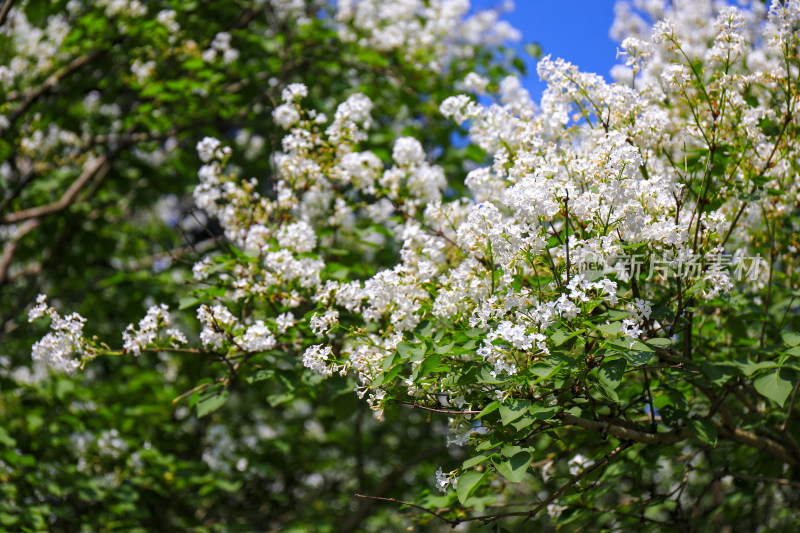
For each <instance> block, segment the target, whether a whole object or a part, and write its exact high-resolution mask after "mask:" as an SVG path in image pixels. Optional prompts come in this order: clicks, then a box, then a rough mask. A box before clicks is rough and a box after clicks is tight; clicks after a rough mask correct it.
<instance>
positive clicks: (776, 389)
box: [753, 368, 797, 407]
mask: <svg viewBox="0 0 800 533" xmlns="http://www.w3.org/2000/svg"><path fill="white" fill-rule="evenodd" d="M796 381H797V373H796V372H795V371H794V370H789V369H788V368H780V369H776V370H775V371H773V372H770V373H769V374H765V375H763V376H761V377H759V378H756V379H755V381H753V385H754V386H755V388H756V390H757V391H758V393H759V394H761V395H762V396H765V397H767V398H769V399H770V400H772V401H773V402H775V403H777V404H778V405H779V406H781V407H783V404H784V403H786V398H788V397H789V394H791V392H792V388H794V384H795V383H796Z"/></svg>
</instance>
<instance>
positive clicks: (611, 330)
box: [597, 322, 622, 335]
mask: <svg viewBox="0 0 800 533" xmlns="http://www.w3.org/2000/svg"><path fill="white" fill-rule="evenodd" d="M620 327H622V322H612V323H610V324H600V325H599V326H597V329H598V330H599V331H602V332H603V333H605V334H606V335H616V334H617V333H619V330H620Z"/></svg>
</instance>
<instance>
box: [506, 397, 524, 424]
mask: <svg viewBox="0 0 800 533" xmlns="http://www.w3.org/2000/svg"><path fill="white" fill-rule="evenodd" d="M530 406H531V402H530V400H510V401H509V402H508V403H504V404H503V405H501V406H500V418H501V419H502V421H503V425H504V426H507V425H508V424H510V423H511V422H513V421H514V420H516V419H518V418H519V417H521V416H522V415H523V414H524V413H525V411H527V410H528V408H529V407H530Z"/></svg>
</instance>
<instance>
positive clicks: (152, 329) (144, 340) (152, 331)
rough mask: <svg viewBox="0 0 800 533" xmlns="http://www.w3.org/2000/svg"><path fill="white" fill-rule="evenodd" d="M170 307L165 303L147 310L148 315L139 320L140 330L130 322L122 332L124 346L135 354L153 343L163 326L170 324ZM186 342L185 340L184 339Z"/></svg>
mask: <svg viewBox="0 0 800 533" xmlns="http://www.w3.org/2000/svg"><path fill="white" fill-rule="evenodd" d="M168 310H169V308H168V307H167V306H166V305H164V304H161V305H157V306H156V305H154V306H152V307H150V309H148V310H147V315H145V317H144V318H143V319H142V320H141V321H140V322H139V328H138V331H137V329H136V328H135V327H134V325H133V324H129V325H128V327H127V329H126V330H125V331H124V332H123V333H122V341H123V348H124V349H125V351H127V352H129V353H132V354H133V355H139V354H140V353H142V350H143V349H144V348H146V347H148V346H150V345H151V344H153V343H154V342H155V340H156V337H157V336H158V330H159V329H160V328H161V327H162V326H169V325H170V324H171V319H170V316H169V313H168ZM184 342H185V341H184Z"/></svg>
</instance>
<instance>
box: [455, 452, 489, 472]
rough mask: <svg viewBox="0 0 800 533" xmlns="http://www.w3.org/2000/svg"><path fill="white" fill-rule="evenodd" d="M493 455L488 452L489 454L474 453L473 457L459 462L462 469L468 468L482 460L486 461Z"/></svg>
mask: <svg viewBox="0 0 800 533" xmlns="http://www.w3.org/2000/svg"><path fill="white" fill-rule="evenodd" d="M495 455H496V454H493V453H490V454H489V455H486V454H481V455H476V456H475V457H470V458H469V459H467V460H466V461H464V462H463V463H462V464H461V468H463V469H464V470H468V469H470V468H473V467H476V466H478V465H479V464H481V463H482V462H484V461H486V460H487V459H490V458H492V457H494V456H495Z"/></svg>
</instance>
